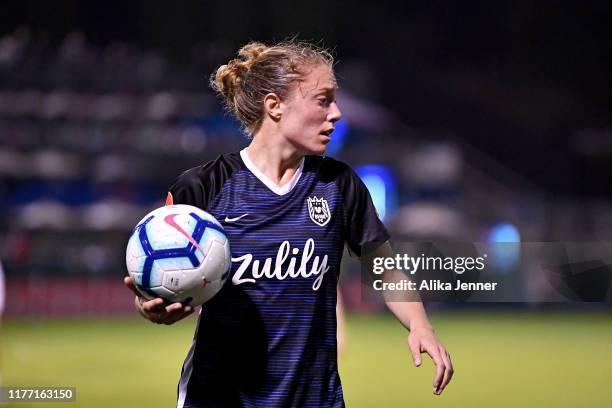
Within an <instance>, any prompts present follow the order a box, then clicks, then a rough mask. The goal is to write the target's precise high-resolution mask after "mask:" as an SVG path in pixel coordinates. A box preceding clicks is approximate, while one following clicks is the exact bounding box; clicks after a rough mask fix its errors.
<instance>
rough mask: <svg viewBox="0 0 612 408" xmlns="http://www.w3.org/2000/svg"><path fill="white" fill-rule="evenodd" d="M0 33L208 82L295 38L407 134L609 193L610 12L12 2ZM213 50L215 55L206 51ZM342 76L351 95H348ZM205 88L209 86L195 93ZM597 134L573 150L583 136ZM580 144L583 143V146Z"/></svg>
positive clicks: (582, 189)
mask: <svg viewBox="0 0 612 408" xmlns="http://www.w3.org/2000/svg"><path fill="white" fill-rule="evenodd" d="M2 9H3V11H2V13H1V16H0V30H1V32H2V33H8V32H11V31H13V30H14V29H16V28H18V27H20V26H27V27H29V28H30V30H31V32H32V33H33V34H35V35H40V36H43V37H44V38H46V39H47V40H48V41H49V42H51V43H55V44H59V42H60V41H61V39H63V38H64V37H65V36H66V35H67V34H68V33H70V32H73V31H75V30H80V31H82V32H83V33H84V34H85V36H86V38H87V40H88V41H90V42H91V43H93V44H95V45H97V46H100V47H105V46H108V45H109V44H112V43H113V42H116V41H117V40H123V41H127V42H130V43H131V44H134V45H136V46H138V47H141V48H143V49H157V50H160V51H161V52H163V53H164V54H165V55H166V56H168V57H169V58H170V59H171V60H172V61H174V62H175V63H177V64H183V65H186V66H194V65H196V66H197V67H198V68H201V69H202V72H201V74H202V77H203V78H204V79H205V78H206V76H207V75H208V74H209V72H210V71H212V69H213V68H214V66H215V65H216V64H218V63H219V62H220V61H221V62H222V61H223V58H226V57H228V56H229V54H230V53H231V51H232V50H235V49H236V48H237V47H238V46H239V45H241V44H244V43H245V42H247V41H248V40H251V39H252V40H261V41H268V42H269V41H275V40H282V39H285V38H287V37H290V36H294V35H298V36H299V38H302V39H309V40H317V41H318V40H322V42H323V44H324V45H326V46H329V47H332V48H333V49H334V51H335V54H336V56H337V57H338V60H339V64H340V66H341V65H342V64H344V63H348V62H350V61H353V60H363V61H365V63H364V64H363V67H362V69H365V70H367V71H368V72H367V75H366V79H365V80H366V81H367V82H368V83H367V84H366V86H353V88H354V89H355V88H356V89H357V93H364V95H363V96H364V97H365V98H368V99H371V100H374V101H377V102H378V103H381V104H382V105H384V106H386V107H388V108H390V109H391V110H393V111H394V112H396V113H397V114H398V115H400V116H401V119H402V121H403V122H405V123H409V124H411V125H415V126H435V127H443V128H446V129H451V130H452V131H453V132H455V133H456V135H458V136H459V137H460V138H461V139H463V140H465V141H466V142H469V143H471V144H473V145H474V146H476V147H478V148H481V149H483V150H484V151H486V152H488V153H489V154H490V155H491V156H493V157H494V158H496V159H497V160H499V161H501V162H503V163H505V164H507V165H509V166H510V167H512V168H513V169H514V170H515V171H517V172H519V173H520V174H522V175H523V176H525V177H526V178H528V179H529V180H532V181H534V182H536V183H537V184H538V185H539V186H541V187H543V188H545V189H547V190H549V191H553V192H561V193H566V194H578V195H604V196H608V195H610V192H611V189H610V188H609V187H608V186H609V185H610V183H611V182H612V175H611V174H612V171H611V170H612V167H611V165H610V162H611V160H610V159H611V158H612V155H611V152H610V147H609V146H608V147H607V148H606V149H603V151H602V149H601V148H599V147H598V146H600V144H603V145H606V146H607V145H608V143H607V140H609V138H610V134H609V128H610V122H611V117H612V109H611V107H610V97H609V95H610V91H611V90H612V79H611V78H612V76H611V75H610V74H609V73H610V72H611V71H612V66H611V64H612V63H611V61H612V58H611V57H612V55H611V51H612V30H610V28H609V27H610V21H611V20H612V5H610V3H609V2H588V3H584V2H557V1H542V2H514V1H497V2H446V1H425V2H405V3H404V2H385V1H376V2H326V1H319V0H313V1H308V2H278V1H261V2H257V5H255V4H254V3H252V2H250V1H240V0H238V1H232V2H206V1H194V0H188V1H180V2H165V1H131V2H120V1H93V2H91V1H87V2H81V1H56V2H38V1H7V2H4V4H3V7H2ZM210 44H216V45H218V49H219V50H220V51H219V54H220V55H214V53H210V52H209V53H208V55H205V54H206V53H205V52H204V51H203V50H204V49H206V47H208V46H209V45H210ZM350 82H351V78H347V81H346V86H347V87H350V86H351V85H350ZM202 85H203V86H205V81H203V82H202ZM584 129H598V130H601V129H604V130H606V132H607V136H606V137H604V139H605V140H604V141H602V140H600V138H598V137H595V138H594V140H588V141H587V142H588V143H589V144H594V145H595V147H592V148H591V149H590V150H595V151H596V152H597V154H589V155H586V156H585V155H583V154H580V153H579V152H576V148H575V147H576V145H577V144H580V142H579V141H578V140H577V139H580V137H581V136H580V135H581V133H580V130H584ZM583 143H584V142H583Z"/></svg>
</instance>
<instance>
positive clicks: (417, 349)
mask: <svg viewBox="0 0 612 408" xmlns="http://www.w3.org/2000/svg"><path fill="white" fill-rule="evenodd" d="M408 347H409V348H410V352H411V353H412V361H414V365H415V367H420V366H421V345H420V344H419V342H418V341H416V342H415V341H412V339H408Z"/></svg>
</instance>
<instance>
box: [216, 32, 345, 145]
mask: <svg viewBox="0 0 612 408" xmlns="http://www.w3.org/2000/svg"><path fill="white" fill-rule="evenodd" d="M333 63H334V58H333V57H332V55H331V54H330V52H329V51H327V50H325V49H323V48H320V47H318V46H316V45H313V44H311V43H307V42H300V41H296V40H289V41H285V42H281V43H278V44H275V45H271V46H267V45H265V44H262V43H260V42H250V43H248V44H247V45H245V46H244V47H242V48H241V49H240V50H239V51H238V57H237V58H235V59H232V60H231V61H229V62H228V63H227V64H225V65H221V66H220V67H219V68H218V69H217V70H216V71H215V72H214V73H213V74H212V75H211V77H210V85H211V87H212V88H213V89H214V90H215V91H216V92H217V93H218V94H219V95H221V96H222V97H223V101H224V104H225V107H226V108H227V110H229V111H230V112H232V113H233V114H234V116H236V118H237V119H238V120H239V121H240V123H241V124H242V126H243V128H244V130H245V132H246V133H247V134H248V135H252V134H253V133H254V132H255V131H256V130H257V129H258V128H259V126H260V125H261V122H262V120H263V117H264V109H263V99H264V97H265V96H266V95H267V94H269V93H275V94H276V95H278V96H279V97H280V98H281V99H283V98H285V97H287V94H288V92H289V88H290V86H291V84H292V83H293V82H295V81H299V80H300V79H302V78H303V77H304V76H305V75H307V74H308V72H309V69H311V68H312V67H314V66H316V65H318V64H325V65H327V66H329V67H330V69H333Z"/></svg>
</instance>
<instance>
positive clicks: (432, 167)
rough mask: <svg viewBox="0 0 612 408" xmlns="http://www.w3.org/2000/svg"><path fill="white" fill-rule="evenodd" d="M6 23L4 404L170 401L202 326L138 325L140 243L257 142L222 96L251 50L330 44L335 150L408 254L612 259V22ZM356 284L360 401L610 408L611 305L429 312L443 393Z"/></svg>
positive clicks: (121, 11)
mask: <svg viewBox="0 0 612 408" xmlns="http://www.w3.org/2000/svg"><path fill="white" fill-rule="evenodd" d="M2 8H3V11H2V13H0V260H1V261H2V264H3V266H4V270H5V274H6V286H7V301H6V309H5V316H4V319H3V320H4V322H3V326H4V327H3V329H2V340H1V342H2V346H1V347H2V355H1V360H2V383H3V385H13V386H16V385H28V386H49V385H64V386H76V387H77V395H78V397H77V398H78V402H77V403H76V404H71V405H69V406H88V407H89V406H92V407H94V406H96V407H97V406H137V405H142V406H145V405H147V406H171V405H172V404H173V401H174V398H175V385H176V381H177V379H178V375H179V373H180V365H181V363H182V359H183V358H184V355H185V353H186V351H187V348H188V344H189V342H190V340H191V336H192V331H193V325H194V319H189V320H187V321H185V322H181V323H180V324H178V325H176V326H172V327H158V326H155V325H150V324H147V323H146V322H144V321H142V320H141V319H139V318H137V317H136V316H135V313H134V312H133V309H132V307H133V306H132V297H131V296H130V294H129V292H128V291H127V290H126V289H125V288H124V287H123V286H122V284H121V278H122V276H123V275H124V273H125V272H124V269H125V266H124V250H125V245H126V242H127V237H128V234H129V231H130V229H131V228H132V226H133V225H134V224H135V222H136V221H137V220H138V219H140V218H141V217H142V215H143V214H145V213H146V212H148V211H149V210H151V209H153V208H155V207H157V206H159V205H161V204H162V199H163V198H164V196H165V191H166V189H167V187H168V186H169V185H170V184H171V182H172V180H173V179H174V177H176V176H177V175H178V174H179V173H180V172H181V171H182V170H184V169H186V168H189V167H192V166H195V165H197V164H200V163H203V162H205V161H208V160H210V159H212V158H214V157H216V156H217V155H218V154H220V153H222V152H227V151H232V150H238V149H240V148H242V147H243V146H245V145H246V144H247V143H248V140H247V139H246V138H245V137H244V136H243V135H241V134H240V131H239V129H238V126H237V123H236V122H234V121H233V120H231V118H230V117H229V116H227V115H226V114H224V112H223V111H222V110H221V108H220V104H219V103H218V101H217V100H216V99H215V97H214V95H212V93H211V91H210V90H209V89H208V86H207V77H208V75H209V74H210V73H211V72H212V70H213V69H214V68H215V67H216V66H217V65H219V64H221V63H223V62H225V61H227V59H228V58H229V57H230V56H231V55H232V54H233V52H234V51H235V50H236V49H237V48H238V47H239V46H240V45H242V44H244V43H245V42H247V41H249V40H250V39H255V40H262V41H274V40H281V39H284V38H287V37H290V36H293V35H296V34H297V35H299V37H300V38H302V39H314V40H319V39H323V40H324V41H323V45H326V46H331V47H333V49H334V53H335V54H336V56H337V59H338V64H337V74H338V78H339V84H340V94H339V104H340V107H341V109H342V111H343V113H344V119H343V120H342V122H341V123H340V124H339V126H338V127H337V128H338V130H337V131H336V132H335V133H334V137H333V141H332V143H331V145H330V150H329V152H328V153H329V155H331V156H333V157H337V158H339V159H342V160H344V161H346V162H348V163H350V164H351V165H352V166H353V167H354V168H355V169H356V170H357V171H358V172H359V174H360V176H361V177H362V178H363V180H364V181H365V182H366V184H367V185H368V187H369V188H370V191H371V192H372V195H373V197H374V199H375V201H376V205H377V208H378V209H379V212H380V213H381V216H382V217H384V221H385V223H386V224H387V226H388V227H389V228H390V230H391V231H392V232H393V235H394V237H396V238H397V239H406V240H430V239H445V240H459V241H513V242H521V241H523V242H524V241H612V189H611V188H610V185H612V106H611V104H610V91H611V90H612V79H611V78H612V77H611V76H610V74H609V73H610V72H612V66H611V63H610V61H611V59H610V58H609V57H610V54H611V51H612V31H611V30H610V24H609V22H610V20H611V17H612V6H610V4H609V3H606V2H591V3H589V4H588V5H584V4H578V3H574V2H567V3H558V2H546V1H545V2H539V3H538V4H527V3H522V2H521V3H517V2H510V1H502V2H492V3H484V2H483V3H482V4H474V3H470V4H466V3H465V2H460V3H455V2H444V1H433V2H432V1H430V2H406V3H402V4H396V3H392V2H384V1H383V2H376V3H375V4H369V3H362V4H355V3H352V2H346V3H343V2H334V3H326V2H324V1H322V0H313V1H310V2H304V3H289V2H286V3H283V2H271V1H263V2H258V3H257V5H255V4H254V3H251V2H247V1H244V0H239V1H234V2H231V3H222V2H205V1H196V0H189V1H182V2H179V3H178V4H174V3H170V2H162V1H142V0H141V1H133V2H129V3H127V4H126V3H122V2H118V1H105V2H101V1H93V2H78V1H59V2H46V3H44V2H43V3H41V2H34V1H19V2H17V1H7V2H5V4H3V6H2ZM344 269H345V271H344V272H343V274H344V277H343V284H342V291H343V293H344V297H345V300H346V303H347V307H348V310H349V319H348V326H347V332H348V341H347V349H346V353H345V355H344V356H343V357H342V361H341V367H342V373H341V374H342V376H343V381H344V383H345V394H346V400H347V402H348V403H349V406H353V407H370V406H385V407H399V406H405V405H408V404H417V405H419V406H468V405H469V406H476V407H478V406H483V407H484V406H490V405H493V404H495V405H497V406H501V407H505V406H507V407H511V406H512V407H514V406H517V405H519V404H522V405H525V406H576V405H584V406H593V407H595V406H598V407H608V406H612V397H611V396H610V394H609V392H607V391H606V389H607V387H608V386H609V383H610V381H611V380H612V364H611V361H612V351H611V349H610V346H609V345H610V344H611V342H612V314H611V313H610V311H611V309H610V306H609V304H603V303H589V304H564V305H562V306H560V305H553V304H546V305H542V304H505V305H490V304H489V305H470V306H469V307H466V306H461V307H460V306H459V305H449V304H432V305H430V309H431V310H432V316H433V317H432V318H433V320H434V322H435V323H436V325H437V330H438V332H439V334H440V336H441V338H442V339H443V341H444V342H445V343H446V344H447V346H448V348H449V349H450V350H451V352H452V353H453V357H454V360H455V364H456V366H457V376H456V378H455V380H454V381H453V383H452V384H451V386H450V387H449V389H448V390H447V391H446V392H445V395H443V396H442V397H441V398H438V397H435V398H434V397H433V396H432V395H431V391H430V385H429V384H430V382H431V378H432V375H433V371H432V370H431V366H430V365H429V366H427V367H426V368H420V369H414V368H412V364H411V362H410V358H409V353H408V351H407V349H406V347H405V346H406V344H405V333H404V331H403V330H402V329H401V328H400V326H399V324H396V323H395V322H393V321H392V320H391V319H390V318H389V316H388V315H387V314H385V313H384V311H381V310H379V307H378V305H374V304H370V303H364V302H361V301H360V280H359V274H358V273H356V270H355V264H354V263H351V262H347V263H346V265H345V267H344ZM607 289H608V290H609V288H607ZM236 369H237V370H238V369H239V367H237V368H236ZM19 406H26V405H19ZM35 406H40V405H39V404H35ZM54 406H57V405H54Z"/></svg>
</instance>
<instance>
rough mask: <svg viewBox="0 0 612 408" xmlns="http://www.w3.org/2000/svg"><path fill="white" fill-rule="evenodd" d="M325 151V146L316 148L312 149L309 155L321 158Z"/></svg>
mask: <svg viewBox="0 0 612 408" xmlns="http://www.w3.org/2000/svg"><path fill="white" fill-rule="evenodd" d="M326 150H327V146H325V145H324V146H318V147H317V148H315V149H312V150H311V151H310V152H309V154H312V155H315V156H322V155H324V154H325V151H326Z"/></svg>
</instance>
